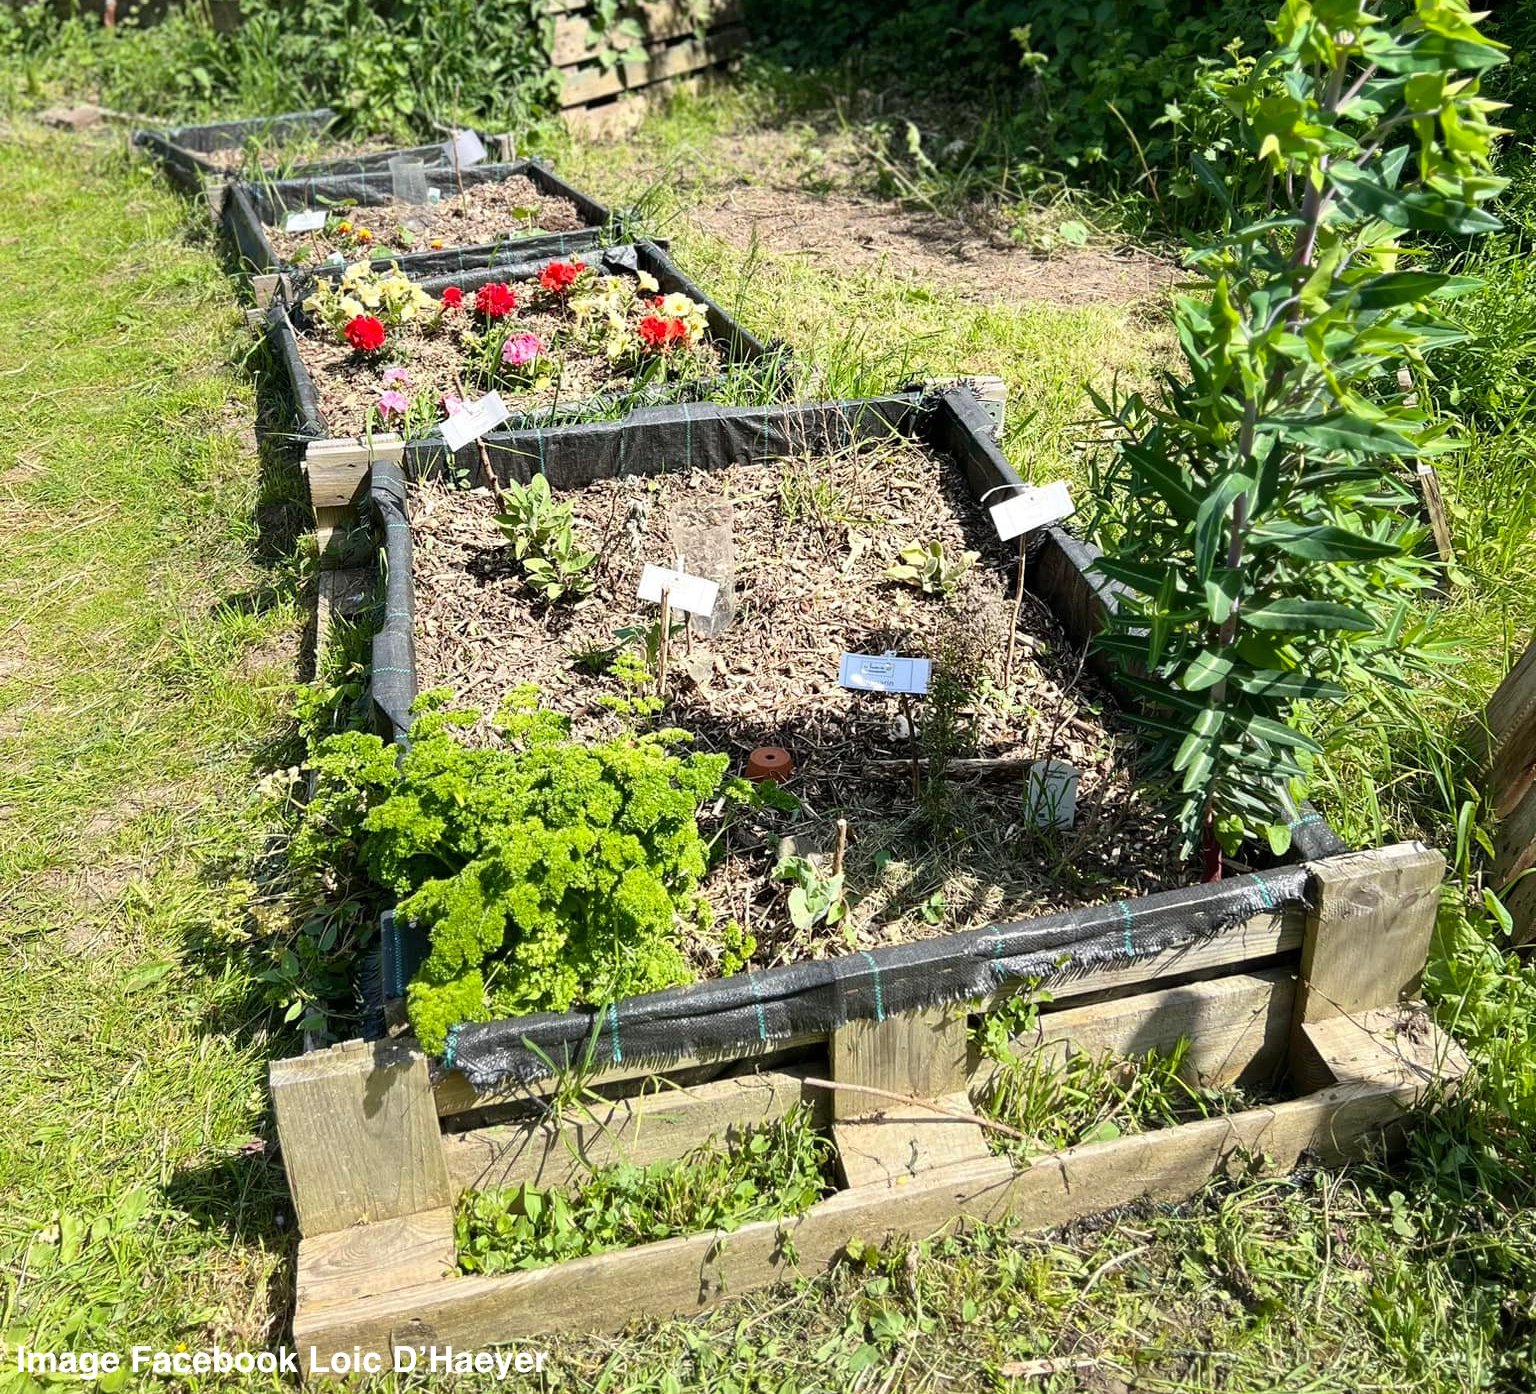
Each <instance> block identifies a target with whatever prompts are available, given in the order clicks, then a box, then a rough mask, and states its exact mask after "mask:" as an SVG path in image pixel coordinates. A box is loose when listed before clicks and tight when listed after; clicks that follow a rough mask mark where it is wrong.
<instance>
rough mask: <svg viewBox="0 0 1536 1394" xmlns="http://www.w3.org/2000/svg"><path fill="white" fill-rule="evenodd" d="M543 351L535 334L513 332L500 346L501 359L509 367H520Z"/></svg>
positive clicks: (530, 361)
mask: <svg viewBox="0 0 1536 1394" xmlns="http://www.w3.org/2000/svg"><path fill="white" fill-rule="evenodd" d="M543 352H544V345H543V344H541V343H540V342H539V336H538V335H537V334H514V335H513V336H512V337H511V338H510V339H508V340H507V342H506V343H504V344H503V345H502V346H501V361H502V362H503V363H505V364H506V365H507V366H508V367H509V368H522V367H526V366H527V365H528V364H529V363H532V362H533V360H534V359H535V358H537V357H538V356H539V355H540V354H541V353H543Z"/></svg>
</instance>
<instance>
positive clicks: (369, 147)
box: [195, 132, 399, 178]
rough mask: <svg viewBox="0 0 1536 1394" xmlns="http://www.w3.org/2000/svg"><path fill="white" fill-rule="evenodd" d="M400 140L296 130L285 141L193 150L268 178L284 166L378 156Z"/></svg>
mask: <svg viewBox="0 0 1536 1394" xmlns="http://www.w3.org/2000/svg"><path fill="white" fill-rule="evenodd" d="M398 145H399V142H398V141H393V140H389V139H387V138H386V137H384V136H369V137H368V138H367V139H365V140H343V141H336V140H329V139H326V140H319V139H316V137H315V136H314V135H313V134H312V133H309V132H299V133H296V134H295V135H294V137H293V138H292V139H291V140H289V141H286V142H273V143H271V144H267V145H259V146H255V147H253V146H251V145H248V144H242V145H226V146H225V147H223V148H222V149H220V150H199V151H196V152H195V153H196V154H197V157H198V158H199V159H200V160H205V161H207V163H209V164H210V165H213V166H214V167H215V168H217V169H242V168H243V169H245V170H246V172H247V173H248V174H250V175H251V176H252V177H255V176H256V175H259V174H263V173H265V175H266V176H267V177H268V178H270V177H272V176H273V175H274V174H276V175H279V176H280V175H281V173H282V171H283V170H284V169H285V168H290V169H291V168H294V167H297V166H299V165H310V164H317V163H318V162H320V161H321V160H346V159H351V158H354V157H356V156H359V155H378V154H382V153H383V152H384V151H385V150H394V149H396V148H397V147H398Z"/></svg>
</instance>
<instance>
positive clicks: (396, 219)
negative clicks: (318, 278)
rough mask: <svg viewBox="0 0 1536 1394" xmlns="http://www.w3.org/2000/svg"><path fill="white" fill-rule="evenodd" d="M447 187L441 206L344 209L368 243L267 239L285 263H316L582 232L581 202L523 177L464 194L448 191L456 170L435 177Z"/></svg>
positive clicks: (332, 236)
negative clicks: (365, 233)
mask: <svg viewBox="0 0 1536 1394" xmlns="http://www.w3.org/2000/svg"><path fill="white" fill-rule="evenodd" d="M434 179H435V180H436V182H437V183H439V184H443V185H446V186H447V187H444V188H443V189H442V190H441V192H442V194H443V198H442V199H441V200H440V201H439V202H437V203H382V204H377V205H374V204H370V205H362V206H358V207H355V208H351V209H346V210H343V209H339V210H338V211H347V213H348V217H349V219H350V221H351V222H352V224H353V226H354V228H366V229H367V230H368V231H369V232H370V233H372V234H373V240H372V241H371V242H369V243H367V244H364V243H361V242H359V241H358V240H357V239H356V237H355V236H353V235H351V234H348V235H346V236H343V235H340V234H338V233H336V232H334V231H327V230H325V229H320V230H318V231H315V232H285V231H284V230H283V228H282V225H281V224H278V225H276V226H271V227H268V228H267V240H268V241H269V242H270V243H271V244H272V249H273V251H275V252H276V253H277V254H278V256H279V257H281V258H282V259H283V260H284V261H285V262H289V263H292V264H294V265H298V264H306V265H311V266H312V265H314V264H315V263H317V262H322V261H324V260H325V259H326V258H327V257H329V256H330V255H331V254H332V253H333V252H340V253H342V255H343V256H345V257H346V258H347V260H348V261H355V260H362V259H364V258H368V257H380V256H388V255H397V256H403V255H404V254H405V253H407V252H421V251H427V250H430V249H431V248H432V247H433V244H434V243H436V244H440V245H441V246H443V247H475V246H480V245H482V244H485V243H490V242H500V241H505V240H508V239H513V238H518V237H531V236H533V235H534V234H536V233H544V232H576V231H579V230H580V229H581V228H583V227H585V226H586V224H585V223H584V222H583V220H582V216H581V214H580V213H578V212H577V211H576V205H575V204H574V203H572V202H571V201H570V199H568V198H559V197H557V196H554V195H550V194H546V193H543V192H541V191H540V189H539V187H538V186H537V185H536V184H535V183H534V182H533V181H532V180H531V179H529V178H528V177H527V175H524V174H515V175H513V176H512V177H511V178H510V179H498V180H496V181H495V182H492V183H485V184H472V185H469V186H468V187H466V188H465V190H464V192H463V193H461V194H460V193H454V194H450V193H449V189H450V188H451V187H452V180H453V176H452V174H451V173H438V174H435V175H434Z"/></svg>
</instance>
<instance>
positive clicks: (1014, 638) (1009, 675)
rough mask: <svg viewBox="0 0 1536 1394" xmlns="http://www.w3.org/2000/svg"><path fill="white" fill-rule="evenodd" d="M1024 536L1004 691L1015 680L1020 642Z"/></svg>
mask: <svg viewBox="0 0 1536 1394" xmlns="http://www.w3.org/2000/svg"><path fill="white" fill-rule="evenodd" d="M1024 536H1025V535H1024V534H1023V533H1020V534H1019V584H1018V588H1017V590H1016V591H1015V593H1014V597H1013V620H1012V622H1011V623H1010V624H1009V626H1008V655H1007V657H1006V658H1004V659H1003V691H1004V692H1006V691H1007V690H1008V684H1009V683H1010V682H1011V681H1012V679H1013V651H1014V648H1015V646H1016V645H1017V644H1018V641H1019V612H1020V611H1021V610H1023V608H1024Z"/></svg>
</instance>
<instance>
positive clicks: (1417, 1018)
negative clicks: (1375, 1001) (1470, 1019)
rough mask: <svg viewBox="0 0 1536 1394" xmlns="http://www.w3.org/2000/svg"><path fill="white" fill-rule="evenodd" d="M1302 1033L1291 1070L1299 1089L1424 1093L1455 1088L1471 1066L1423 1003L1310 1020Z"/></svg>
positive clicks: (1457, 1045)
mask: <svg viewBox="0 0 1536 1394" xmlns="http://www.w3.org/2000/svg"><path fill="white" fill-rule="evenodd" d="M1301 1036H1302V1040H1303V1042H1304V1043H1305V1045H1306V1047H1307V1048H1306V1049H1305V1050H1300V1051H1298V1052H1297V1058H1296V1060H1295V1062H1294V1066H1293V1070H1292V1073H1293V1075H1294V1077H1295V1079H1296V1082H1297V1084H1298V1085H1299V1086H1300V1087H1303V1088H1306V1087H1315V1088H1319V1089H1326V1088H1329V1087H1331V1086H1333V1085H1337V1084H1386V1085H1389V1086H1391V1087H1392V1088H1394V1089H1406V1090H1413V1091H1418V1092H1421V1093H1422V1092H1427V1091H1428V1090H1430V1089H1431V1088H1433V1087H1435V1086H1436V1085H1441V1086H1445V1085H1451V1086H1454V1084H1455V1083H1456V1082H1457V1081H1458V1080H1460V1079H1461V1078H1463V1076H1465V1075H1466V1073H1467V1071H1468V1070H1469V1069H1471V1061H1469V1060H1468V1058H1467V1054H1466V1052H1465V1051H1464V1050H1463V1049H1462V1048H1461V1046H1460V1045H1459V1044H1458V1043H1457V1042H1456V1041H1455V1040H1454V1039H1453V1038H1452V1037H1450V1036H1448V1035H1446V1034H1445V1032H1443V1031H1441V1030H1440V1028H1439V1027H1437V1026H1436V1025H1435V1023H1434V1020H1433V1019H1432V1018H1431V1016H1430V1014H1429V1009H1428V1008H1427V1007H1425V1006H1423V1005H1422V1004H1412V1005H1407V1006H1402V1007H1383V1008H1378V1009H1376V1010H1375V1011H1370V1012H1365V1013H1364V1014H1362V1015H1361V1016H1358V1017H1345V1016H1336V1017H1330V1018H1329V1019H1328V1020H1327V1021H1313V1022H1308V1023H1306V1024H1305V1025H1303V1026H1302V1028H1301Z"/></svg>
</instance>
